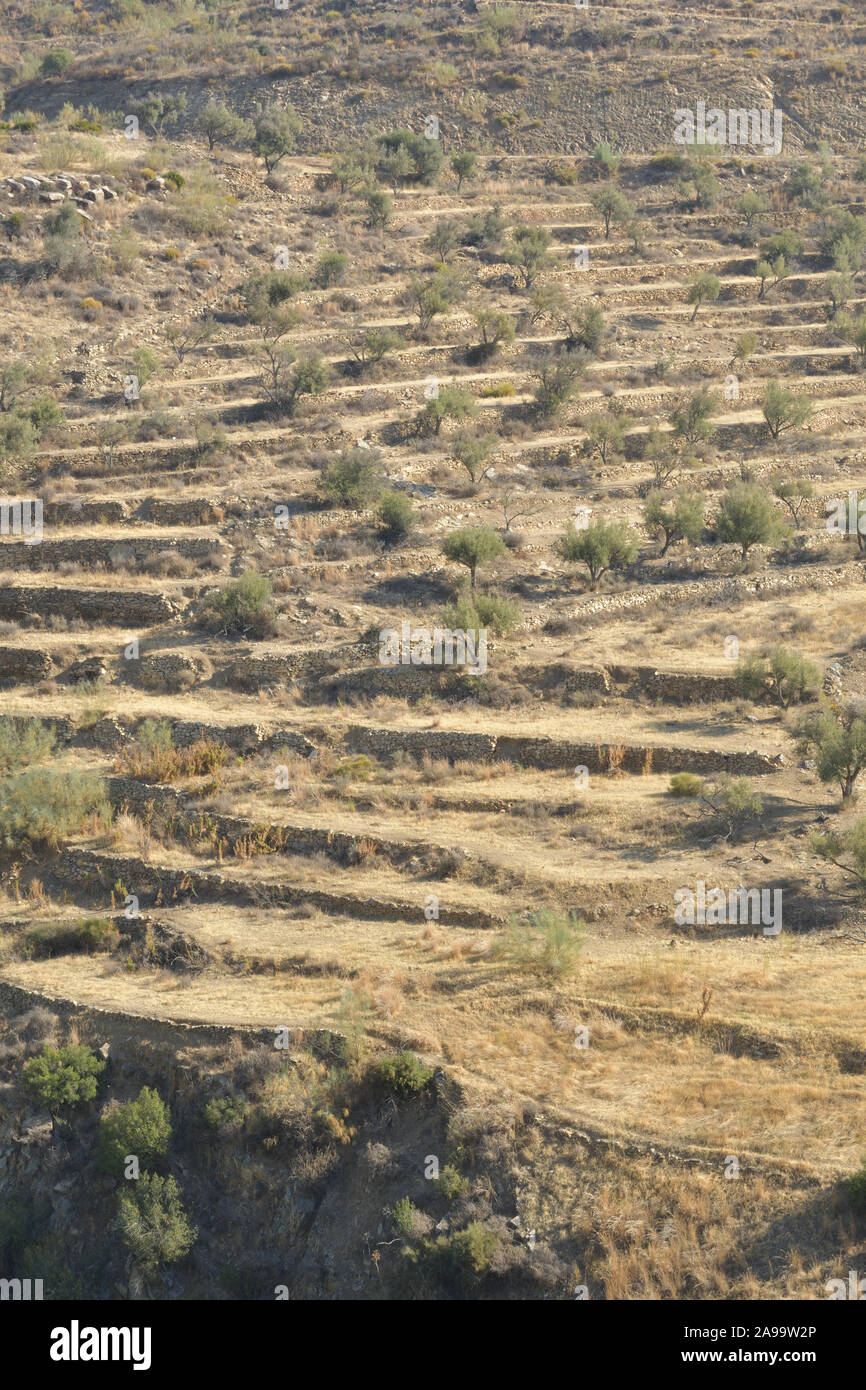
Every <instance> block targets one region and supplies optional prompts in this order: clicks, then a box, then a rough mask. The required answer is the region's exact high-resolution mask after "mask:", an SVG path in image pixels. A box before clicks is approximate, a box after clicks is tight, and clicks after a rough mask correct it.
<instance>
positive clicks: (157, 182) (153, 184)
mask: <svg viewBox="0 0 866 1390" xmlns="http://www.w3.org/2000/svg"><path fill="white" fill-rule="evenodd" d="M145 189H146V191H147V192H148V193H164V192H165V179H163V178H160V177H159V176H157V177H156V178H155V179H148V181H147V183H146V184H145Z"/></svg>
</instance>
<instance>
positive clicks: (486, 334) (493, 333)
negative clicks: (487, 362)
mask: <svg viewBox="0 0 866 1390" xmlns="http://www.w3.org/2000/svg"><path fill="white" fill-rule="evenodd" d="M472 317H473V318H474V320H475V322H476V323H477V324H478V331H479V332H480V334H481V342H480V344H479V351H480V353H481V355H482V356H483V357H492V356H493V355H494V353H496V352H497V351H498V350H499V348H500V347H501V346H502V345H503V344H505V345H506V346H507V345H509V344H511V343H513V342H514V338H515V333H516V326H515V323H514V319H513V318H512V317H511V315H510V314H506V313H505V312H504V311H503V310H501V309H488V308H482V309H476V310H475V312H474V313H473V315H472Z"/></svg>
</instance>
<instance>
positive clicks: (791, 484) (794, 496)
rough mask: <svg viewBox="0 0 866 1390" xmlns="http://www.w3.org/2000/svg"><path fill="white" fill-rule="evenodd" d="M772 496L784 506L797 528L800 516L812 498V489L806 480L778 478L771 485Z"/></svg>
mask: <svg viewBox="0 0 866 1390" xmlns="http://www.w3.org/2000/svg"><path fill="white" fill-rule="evenodd" d="M773 496H774V497H778V499H779V501H780V502H783V503H784V504H785V506H786V507H787V508H788V511H789V512H790V513H791V516H792V517H793V518H794V525H795V526H799V525H800V514H801V512H802V510H803V508H804V506H805V505H806V503H807V502H808V501H810V500H811V498H812V497H813V496H814V489H813V487H812V484H811V483H810V482H809V479H808V478H779V479H778V480H777V481H776V482H774V483H773Z"/></svg>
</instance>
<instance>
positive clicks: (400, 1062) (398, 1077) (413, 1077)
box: [375, 1052, 433, 1099]
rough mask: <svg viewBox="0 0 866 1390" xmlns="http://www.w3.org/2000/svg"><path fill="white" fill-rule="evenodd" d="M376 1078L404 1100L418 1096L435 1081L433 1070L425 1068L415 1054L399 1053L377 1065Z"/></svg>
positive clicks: (384, 1058) (385, 1087) (387, 1089)
mask: <svg viewBox="0 0 866 1390" xmlns="http://www.w3.org/2000/svg"><path fill="white" fill-rule="evenodd" d="M375 1072H376V1078H377V1080H378V1081H379V1083H380V1085H381V1086H382V1087H383V1088H384V1089H385V1090H386V1091H390V1092H391V1093H392V1094H393V1095H396V1096H401V1097H403V1098H404V1099H406V1098H408V1097H409V1096H414V1095H417V1094H418V1092H419V1091H423V1090H424V1089H425V1088H426V1087H427V1086H429V1084H430V1082H431V1081H432V1080H433V1068H432V1067H428V1066H425V1065H424V1063H423V1062H422V1061H421V1060H420V1058H418V1057H416V1056H415V1054H414V1052H397V1053H395V1054H394V1055H393V1056H392V1057H383V1058H382V1060H381V1061H380V1062H378V1063H377V1064H376V1068H375Z"/></svg>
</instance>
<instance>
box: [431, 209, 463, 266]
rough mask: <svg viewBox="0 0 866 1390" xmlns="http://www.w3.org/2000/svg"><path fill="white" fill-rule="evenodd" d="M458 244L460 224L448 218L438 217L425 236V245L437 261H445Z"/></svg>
mask: <svg viewBox="0 0 866 1390" xmlns="http://www.w3.org/2000/svg"><path fill="white" fill-rule="evenodd" d="M459 244H460V226H459V224H458V223H457V222H454V221H452V220H451V219H449V218H440V219H439V221H438V222H437V223H436V226H435V227H434V228H433V230H432V232H431V233H430V235H429V237H428V238H427V245H428V246H429V247H430V250H431V251H433V252H434V253H435V255H436V259H437V260H439V261H447V259H448V257H449V256H450V254H451V252H452V251H454V250H455V249H456V247H457V246H459Z"/></svg>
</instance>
